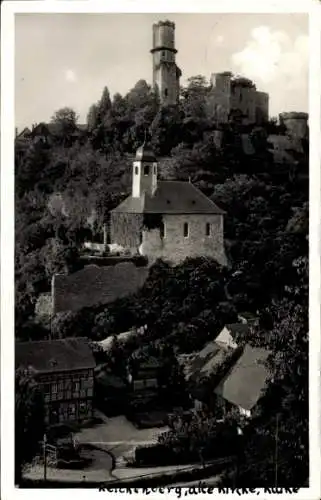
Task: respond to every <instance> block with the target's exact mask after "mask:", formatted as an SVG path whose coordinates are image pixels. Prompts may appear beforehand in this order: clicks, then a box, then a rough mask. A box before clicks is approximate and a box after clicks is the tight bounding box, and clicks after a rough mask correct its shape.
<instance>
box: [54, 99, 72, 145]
mask: <svg viewBox="0 0 321 500" xmlns="http://www.w3.org/2000/svg"><path fill="white" fill-rule="evenodd" d="M77 121H78V116H77V114H76V112H75V111H74V110H73V109H72V108H69V107H65V108H62V109H59V110H58V111H56V112H55V113H54V115H53V116H52V118H51V123H53V124H55V125H56V132H55V135H57V136H58V138H59V140H60V141H61V142H62V143H63V144H64V145H66V144H68V141H69V140H70V136H71V135H72V134H73V133H74V132H75V130H76V128H77Z"/></svg>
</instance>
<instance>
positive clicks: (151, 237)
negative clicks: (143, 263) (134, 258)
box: [140, 214, 227, 265]
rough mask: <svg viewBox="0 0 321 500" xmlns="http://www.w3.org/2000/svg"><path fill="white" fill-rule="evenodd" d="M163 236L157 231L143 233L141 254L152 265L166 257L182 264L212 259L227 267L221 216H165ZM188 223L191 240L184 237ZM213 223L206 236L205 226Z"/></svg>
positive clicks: (174, 262) (156, 229)
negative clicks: (189, 259) (154, 261)
mask: <svg viewBox="0 0 321 500" xmlns="http://www.w3.org/2000/svg"><path fill="white" fill-rule="evenodd" d="M163 223H164V237H163V238H161V236H160V230H159V229H158V228H155V229H151V230H149V231H143V242H142V245H141V247H140V252H141V253H142V254H143V255H146V256H148V260H149V264H151V263H152V261H153V260H156V259H158V258H163V259H164V260H169V261H170V262H172V263H173V264H179V263H180V262H182V261H183V260H184V259H185V258H186V257H198V256H204V257H212V258H214V259H216V260H217V261H218V262H219V263H220V264H222V265H226V263H227V261H226V256H225V252H224V240H223V216H221V215H214V214H213V215H211V214H209V215H203V214H191V215H190V214H187V215H169V214H166V215H164V216H163ZM185 223H187V224H188V232H189V235H188V237H185V236H184V224H185ZM207 223H209V224H210V229H211V232H210V235H209V236H207V235H206V224H207Z"/></svg>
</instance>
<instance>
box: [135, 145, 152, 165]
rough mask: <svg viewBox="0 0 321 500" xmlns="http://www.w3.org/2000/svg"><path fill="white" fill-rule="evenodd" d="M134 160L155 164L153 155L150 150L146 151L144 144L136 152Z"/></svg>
mask: <svg viewBox="0 0 321 500" xmlns="http://www.w3.org/2000/svg"><path fill="white" fill-rule="evenodd" d="M135 160H137V161H151V162H156V161H157V160H156V158H155V155H154V153H153V151H152V150H151V149H148V148H147V147H146V146H145V144H143V145H142V146H140V147H139V148H138V149H137V151H136V157H135Z"/></svg>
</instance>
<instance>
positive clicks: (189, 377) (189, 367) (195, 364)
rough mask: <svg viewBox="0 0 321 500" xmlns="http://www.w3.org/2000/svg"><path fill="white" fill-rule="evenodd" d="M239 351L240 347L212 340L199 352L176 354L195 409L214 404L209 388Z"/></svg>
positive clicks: (230, 364) (216, 381)
mask: <svg viewBox="0 0 321 500" xmlns="http://www.w3.org/2000/svg"><path fill="white" fill-rule="evenodd" d="M241 352H242V350H241V349H240V348H238V349H235V348H234V347H231V346H229V345H227V344H225V345H224V344H219V343H218V342H216V340H212V341H210V342H208V343H207V344H206V345H205V346H204V347H203V349H201V351H199V352H194V353H190V354H181V355H179V356H178V362H179V364H180V365H181V366H182V368H183V373H184V377H185V381H186V384H187V387H188V392H189V394H190V397H191V400H192V401H193V406H194V408H195V409H196V410H197V409H201V408H202V407H203V406H204V404H205V406H210V407H212V406H213V405H214V402H215V400H216V398H215V396H214V395H213V393H212V390H211V389H210V390H209V388H210V387H212V386H214V387H215V384H216V383H218V382H219V381H220V380H221V379H222V377H223V376H224V375H225V374H226V372H227V371H228V370H229V368H230V367H231V366H232V364H233V362H234V361H235V360H236V359H237V357H238V356H240V353H241Z"/></svg>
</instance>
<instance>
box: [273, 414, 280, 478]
mask: <svg viewBox="0 0 321 500" xmlns="http://www.w3.org/2000/svg"><path fill="white" fill-rule="evenodd" d="M278 439H279V414H278V413H277V415H276V427H275V455H274V464H275V476H274V483H275V487H277V485H278Z"/></svg>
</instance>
